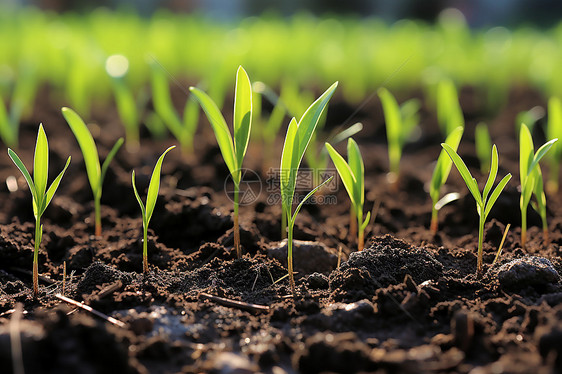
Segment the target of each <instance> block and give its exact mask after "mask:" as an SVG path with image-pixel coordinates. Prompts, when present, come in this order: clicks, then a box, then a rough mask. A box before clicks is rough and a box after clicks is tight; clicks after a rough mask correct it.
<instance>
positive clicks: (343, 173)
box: [326, 143, 357, 205]
mask: <svg viewBox="0 0 562 374" xmlns="http://www.w3.org/2000/svg"><path fill="white" fill-rule="evenodd" d="M326 148H327V149H328V153H329V154H330V157H331V158H332V161H333V163H334V166H335V167H336V169H337V171H338V174H339V175H340V178H341V180H342V182H343V185H344V187H345V189H346V190H347V193H348V195H349V198H350V199H351V203H352V204H353V205H356V204H357V201H355V198H356V195H355V191H354V186H355V184H356V179H355V176H354V175H353V174H354V173H353V171H352V170H351V167H350V166H349V164H348V163H347V162H346V161H345V159H344V158H343V157H342V156H341V155H340V154H339V153H338V152H337V151H336V150H335V149H334V147H332V146H331V145H330V144H329V143H326ZM348 152H349V151H348Z"/></svg>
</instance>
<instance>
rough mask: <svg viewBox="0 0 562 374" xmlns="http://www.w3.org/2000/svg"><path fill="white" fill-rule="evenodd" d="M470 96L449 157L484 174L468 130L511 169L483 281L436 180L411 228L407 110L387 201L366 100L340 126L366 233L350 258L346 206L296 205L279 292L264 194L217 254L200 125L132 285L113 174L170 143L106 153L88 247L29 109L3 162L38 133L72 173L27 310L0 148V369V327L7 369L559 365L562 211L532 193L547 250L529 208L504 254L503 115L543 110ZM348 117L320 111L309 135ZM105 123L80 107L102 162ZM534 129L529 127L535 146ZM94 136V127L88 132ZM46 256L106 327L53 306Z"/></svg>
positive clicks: (508, 130)
mask: <svg viewBox="0 0 562 374" xmlns="http://www.w3.org/2000/svg"><path fill="white" fill-rule="evenodd" d="M45 94H46V93H45ZM480 97H481V95H479V94H478V93H477V92H475V91H474V90H471V89H465V90H463V91H462V94H461V102H462V104H463V108H464V110H465V116H466V119H467V126H466V130H465V136H464V139H463V142H462V144H461V147H460V150H459V152H460V154H461V156H462V157H463V158H464V160H465V161H466V162H467V164H468V166H469V168H470V169H471V170H472V171H473V173H474V174H475V177H476V178H477V180H479V181H484V177H483V176H482V175H481V174H480V173H479V172H478V167H479V165H478V160H477V158H476V157H475V156H474V150H473V139H474V137H473V133H474V126H475V124H476V123H477V122H479V121H481V120H486V121H487V122H488V123H489V124H490V130H491V135H492V138H493V139H494V140H495V142H496V144H497V145H498V149H499V152H500V171H499V175H500V176H503V175H505V174H506V173H507V172H511V173H512V174H513V175H514V178H513V179H512V181H511V182H510V183H509V185H508V187H507V189H506V191H505V192H504V193H503V194H502V196H501V197H500V199H499V201H498V202H497V204H496V207H495V208H494V209H493V210H492V212H491V215H490V218H489V220H488V223H487V224H486V236H485V242H484V262H485V269H484V274H483V275H482V276H481V277H477V276H476V274H475V268H476V248H477V237H478V233H477V215H476V209H475V204H474V201H473V199H472V197H471V196H470V195H469V194H468V191H467V189H466V187H465V186H464V185H463V182H462V180H461V179H460V176H459V175H458V173H457V172H456V170H454V168H453V172H452V173H451V178H450V180H449V183H448V185H447V186H446V190H447V191H459V192H460V193H461V195H462V197H461V199H460V200H458V201H456V202H454V203H451V204H450V205H448V206H446V207H445V208H443V210H442V211H441V212H440V229H439V233H438V234H437V235H435V236H434V235H432V234H431V233H430V232H429V230H428V226H429V220H430V210H431V205H430V199H429V196H428V193H427V191H426V190H425V186H426V184H427V182H428V181H429V180H430V177H431V172H432V168H433V164H432V162H434V161H435V160H436V158H437V155H438V153H439V151H440V146H439V143H440V140H441V136H440V134H439V132H438V129H437V125H436V119H435V116H434V115H433V114H432V113H431V111H430V110H429V109H427V108H424V109H423V112H422V116H421V118H422V121H421V129H422V132H421V136H420V138H419V139H418V140H416V141H415V142H413V143H411V144H409V145H408V146H407V147H406V149H405V154H404V156H403V161H402V176H401V179H400V184H399V189H398V191H394V190H392V188H391V187H390V186H389V185H388V183H387V181H386V175H385V171H386V170H387V156H386V146H385V135H384V120H383V116H382V113H381V109H380V106H379V104H378V103H370V104H369V105H368V106H367V107H368V109H366V110H363V111H362V112H361V113H360V114H359V115H358V117H356V118H354V119H353V120H354V121H356V120H361V121H363V122H364V124H365V129H364V131H363V132H362V133H361V134H359V135H358V136H356V139H357V140H358V142H359V144H360V146H361V150H362V152H363V157H364V159H365V164H366V175H367V180H366V200H367V203H366V209H369V210H370V209H372V208H373V207H378V210H377V215H376V219H375V220H374V223H373V224H372V225H370V226H369V228H368V237H369V238H370V239H369V240H368V242H367V245H366V248H368V249H366V250H365V251H363V252H355V251H354V247H355V243H354V242H353V241H349V240H348V238H347V229H348V221H349V218H348V212H349V202H348V199H347V196H346V194H345V191H344V190H343V188H340V189H339V191H338V192H337V193H335V196H336V198H337V204H335V205H334V204H332V205H321V204H320V205H319V204H317V205H307V206H305V208H304V209H303V210H302V212H301V213H300V215H299V217H298V219H297V223H296V228H295V238H296V239H298V240H301V241H309V242H298V246H297V247H296V249H295V269H296V271H298V274H297V295H296V296H295V297H294V298H293V297H290V296H289V293H290V288H289V285H288V280H287V278H286V277H285V278H283V277H284V275H286V260H285V259H284V253H283V250H285V251H286V249H285V248H284V247H283V243H279V241H280V239H281V237H280V219H281V214H280V208H279V206H278V205H275V204H271V201H270V200H268V197H269V196H270V194H268V192H267V191H266V187H267V186H266V183H265V182H264V185H263V186H262V188H263V190H262V193H261V194H260V195H259V197H258V199H257V201H255V202H253V203H252V204H249V205H247V206H242V207H241V209H240V212H241V229H242V230H241V242H242V247H243V250H244V257H243V258H242V259H236V258H235V257H236V253H235V251H234V249H233V238H232V237H233V235H232V226H233V222H232V218H231V211H232V203H231V202H230V200H229V199H228V197H227V195H226V194H225V192H224V181H225V178H226V177H227V173H228V171H227V169H226V166H225V165H224V163H223V161H222V159H221V156H220V152H219V150H218V148H217V146H216V142H215V140H214V139H213V137H212V134H211V133H210V132H209V128H208V125H207V124H206V123H205V124H202V127H203V128H202V129H200V138H199V139H198V141H197V144H196V151H195V153H194V155H193V156H190V157H185V156H182V154H181V152H179V151H178V150H174V151H173V152H171V153H169V155H168V156H167V158H166V160H165V162H164V166H163V169H162V186H161V189H160V196H159V198H158V202H157V205H156V209H155V212H154V215H153V218H152V222H151V224H150V229H149V238H148V239H149V243H148V254H149V258H148V261H149V264H150V273H148V274H146V275H144V274H142V254H141V252H142V243H141V237H142V234H141V227H142V223H141V218H140V210H139V207H138V204H137V202H136V200H135V198H134V196H133V193H132V189H131V183H130V175H131V170H132V169H133V168H134V169H135V172H136V174H137V186H138V187H139V189H140V190H141V191H145V189H146V187H147V185H148V179H149V177H150V173H151V171H152V167H153V165H154V163H155V161H156V159H157V157H158V156H159V155H160V154H161V152H162V151H163V150H164V149H165V148H166V147H167V146H168V145H170V144H173V141H172V140H169V141H165V142H157V141H153V140H151V139H150V138H149V134H148V132H146V131H145V130H143V133H142V135H143V138H142V148H141V151H140V152H138V153H136V154H130V153H128V152H127V151H125V149H123V150H121V151H120V152H119V153H118V155H117V157H116V159H115V160H114V162H113V163H112V165H111V167H110V169H109V172H108V174H107V177H106V181H105V187H104V191H103V197H102V204H103V207H102V216H103V229H104V232H103V237H101V238H96V237H94V236H93V235H92V234H93V231H94V229H93V203H92V196H91V190H90V187H89V185H88V184H87V183H88V182H87V177H86V174H85V168H84V164H83V161H82V156H81V155H80V153H79V148H78V146H77V143H76V141H75V139H74V138H73V136H72V133H71V132H70V130H69V129H68V127H67V125H66V123H65V122H64V119H63V118H62V115H60V112H59V109H58V108H57V107H55V106H53V105H51V104H49V103H48V101H45V102H44V103H39V104H38V106H37V108H36V110H35V113H34V115H33V118H31V119H29V120H28V121H27V122H26V123H23V125H22V129H21V146H20V149H19V150H18V154H19V155H20V157H21V158H22V159H23V161H24V163H25V164H26V165H31V164H32V157H33V147H34V142H35V135H36V131H37V125H38V123H39V122H43V124H44V126H45V129H46V132H47V136H48V138H49V142H50V146H51V154H50V171H51V172H52V173H53V175H51V178H52V177H53V176H54V174H55V173H58V171H59V170H60V169H61V168H62V167H63V163H64V162H65V159H66V157H67V156H68V155H72V163H71V165H70V167H69V169H68V171H67V174H66V175H65V177H64V178H63V180H62V183H61V187H60V189H59V191H58V192H57V194H56V196H55V198H54V200H53V201H52V203H51V205H50V206H49V207H48V209H47V211H46V213H45V216H44V218H43V224H44V237H43V243H42V248H41V251H40V254H39V271H40V274H41V275H43V276H44V277H45V278H48V279H44V280H43V281H42V282H41V287H40V296H39V298H38V299H34V298H33V297H32V291H31V288H32V284H31V276H30V270H31V265H32V258H33V246H32V245H33V230H34V223H33V216H32V209H31V196H30V193H29V191H28V189H27V187H26V186H25V181H24V180H23V178H22V177H21V175H20V174H19V171H18V170H17V169H16V167H15V166H14V165H13V164H12V162H11V161H10V159H9V158H8V156H7V154H6V152H5V150H4V151H2V152H0V181H2V183H1V184H0V202H1V203H2V209H0V362H2V369H1V370H0V371H2V372H11V368H12V364H13V363H12V357H13V356H12V353H13V352H12V349H13V347H14V344H15V343H14V336H18V334H17V333H16V334H13V332H14V331H16V332H17V331H19V332H20V335H19V336H20V338H21V345H22V349H21V351H22V353H23V363H24V366H25V372H26V373H43V372H45V373H75V372H84V373H86V372H88V373H109V372H120V373H128V372H131V373H137V372H138V373H146V372H150V373H174V372H185V373H193V372H216V373H246V372H248V373H250V372H265V373H284V372H288V373H294V372H303V373H320V372H337V373H355V372H376V373H469V372H472V373H476V372H478V373H529V372H534V373H551V372H559V371H560V370H562V323H561V322H560V321H561V318H562V306H561V305H562V304H561V301H562V286H561V283H560V276H559V273H560V272H561V271H562V261H560V258H559V256H560V245H561V244H562V204H561V203H562V199H561V196H560V195H555V196H548V206H549V217H548V218H549V229H550V242H549V243H548V244H544V243H543V238H542V232H541V229H540V228H539V224H540V220H539V217H538V215H537V214H536V213H535V212H534V211H533V210H532V209H529V225H530V229H529V238H530V241H529V243H528V245H527V248H526V249H525V250H523V249H522V248H521V244H520V229H519V225H520V217H519V211H518V209H519V208H518V206H519V194H518V190H517V187H518V179H519V178H518V155H517V151H518V146H517V143H516V136H515V131H514V125H513V123H514V118H515V115H516V114H517V113H518V112H519V111H521V110H525V109H529V108H531V107H532V106H534V105H537V104H538V105H543V106H544V105H545V100H544V98H542V97H541V96H540V95H538V94H537V93H536V92H533V91H530V90H527V89H524V90H523V89H519V90H513V91H512V93H511V95H510V98H509V102H508V106H507V108H506V109H502V110H501V111H499V113H495V114H487V113H486V112H485V111H484V109H483V108H484V105H483V103H481V102H480ZM402 99H404V98H402ZM227 107H228V105H227ZM352 111H353V108H351V107H349V106H348V105H346V104H345V103H343V102H341V101H338V98H335V99H334V103H333V105H332V108H331V109H330V110H329V113H328V123H327V127H328V128H330V127H332V126H335V125H338V124H340V123H341V121H342V120H343V119H345V118H346V117H347V116H348V115H349V114H350V113H351V112H352ZM116 118H118V117H117V116H116V113H115V109H111V110H105V111H96V112H95V115H94V120H95V122H96V123H98V124H99V127H98V126H92V128H93V129H94V131H93V132H94V137H95V139H96V142H97V143H98V147H99V148H100V154H101V155H102V157H104V156H105V155H106V154H107V152H108V150H109V149H110V147H111V145H112V144H113V142H114V141H115V139H116V138H117V137H118V136H121V135H122V128H121V127H120V125H119V122H118V120H117V119H116ZM542 125H544V123H539V125H537V126H536V130H535V134H534V136H535V137H536V138H537V140H538V142H541V144H542V141H544V135H543V131H542V129H541V127H542ZM205 126H206V127H205ZM99 128H101V129H103V131H99V130H98V131H95V130H96V129H99ZM279 141H282V139H281V137H280V139H279ZM280 145H281V144H278V146H279V147H280ZM262 151H263V150H262V149H261V147H260V145H259V144H258V145H256V144H254V145H252V146H251V148H250V149H249V151H248V156H247V158H246V162H245V165H244V166H245V167H247V168H249V169H252V170H255V171H257V172H258V174H259V175H260V176H261V178H262V180H263V181H265V180H266V179H267V176H266V175H265V174H264V173H263V172H261V171H262V170H266V169H267V167H268V166H269V165H263V164H262V162H263V160H262V157H261V154H262ZM276 154H280V149H279V148H277V150H276ZM276 163H277V161H276ZM264 166H265V167H264ZM275 166H276V165H275ZM9 176H15V177H16V178H17V181H18V189H17V191H12V192H10V191H9V190H8V186H7V184H6V183H4V181H5V180H6V178H8V177H9ZM329 193H331V192H325V194H329ZM507 223H511V224H512V229H511V231H510V232H509V234H508V236H507V240H506V242H505V245H504V250H503V254H502V257H501V260H500V262H499V263H498V264H496V265H494V266H491V263H492V261H493V259H494V256H495V251H496V249H497V247H498V245H499V242H500V240H501V237H502V234H503V231H504V229H505V225H506V224H507ZM339 248H341V249H342V259H341V265H340V266H339V268H337V257H338V249H339ZM279 253H281V255H279ZM513 260H515V262H512V261H513ZM64 262H66V266H67V273H68V274H69V277H68V279H67V281H66V282H65V295H66V296H68V297H70V298H72V299H74V300H77V301H81V302H84V303H85V304H87V305H89V306H91V307H92V308H94V309H95V310H97V311H99V312H101V313H104V314H106V315H109V316H112V317H114V318H116V319H117V320H118V321H121V322H123V323H124V324H125V327H120V326H117V325H114V324H112V323H109V322H106V321H104V320H102V319H100V318H98V317H96V316H95V315H93V314H91V313H88V312H85V311H83V310H80V309H75V308H74V307H73V306H71V305H69V304H66V303H64V302H61V301H60V300H59V299H58V298H56V297H55V294H57V293H59V292H62V287H63V282H62V281H61V280H62V272H63V270H62V269H63V263H64ZM208 295H211V296H216V297H219V298H223V299H216V298H210V297H209V296H208ZM224 299H227V300H230V301H239V302H242V304H238V305H232V304H228V303H225V302H224ZM17 303H21V304H23V309H24V310H25V312H26V314H25V315H24V317H23V320H22V321H21V322H20V323H19V325H18V324H17V322H16V321H17V317H18V316H17V313H14V312H13V310H12V309H13V308H14V307H15V305H16V304H17ZM249 304H256V305H258V306H257V307H256V306H251V305H250V306H249ZM259 306H262V307H261V308H260V307H259ZM263 307H268V309H267V308H263ZM14 327H15V328H16V330H14ZM10 332H12V335H10ZM476 368H479V370H480V371H476V370H475V369H476Z"/></svg>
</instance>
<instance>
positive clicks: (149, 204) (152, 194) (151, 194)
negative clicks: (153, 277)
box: [131, 145, 176, 274]
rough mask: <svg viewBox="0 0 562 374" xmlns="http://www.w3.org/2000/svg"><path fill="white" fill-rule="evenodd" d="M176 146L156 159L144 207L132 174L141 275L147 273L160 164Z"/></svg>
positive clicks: (158, 187) (158, 186)
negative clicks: (139, 223) (139, 217)
mask: <svg viewBox="0 0 562 374" xmlns="http://www.w3.org/2000/svg"><path fill="white" fill-rule="evenodd" d="M175 147H176V146H175V145H173V146H171V147H170V148H168V149H166V150H165V151H164V153H162V155H161V156H160V158H158V161H157V162H156V165H155V166H154V170H153V171H152V176H151V177H150V183H149V184H148V192H147V194H146V205H143V203H142V200H141V198H140V196H139V193H138V192H137V186H136V185H135V171H134V170H133V173H132V177H131V179H132V184H133V191H134V192H135V197H136V198H137V201H138V202H139V205H140V208H141V214H142V271H143V273H145V274H146V273H147V272H148V238H147V236H148V224H149V222H150V219H151V218H152V213H153V212H154V207H155V206H156V199H157V198H158V190H159V189H160V170H161V169H162V162H164V156H166V153H168V152H169V151H171V150H172V149H174V148H175Z"/></svg>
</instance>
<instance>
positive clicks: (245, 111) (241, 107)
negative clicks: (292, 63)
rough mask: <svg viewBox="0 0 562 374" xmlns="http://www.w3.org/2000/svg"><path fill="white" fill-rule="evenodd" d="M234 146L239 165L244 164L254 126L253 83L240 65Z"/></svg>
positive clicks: (236, 95)
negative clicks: (251, 130)
mask: <svg viewBox="0 0 562 374" xmlns="http://www.w3.org/2000/svg"><path fill="white" fill-rule="evenodd" d="M234 95H235V96H234V139H235V141H234V146H235V148H236V161H237V165H238V166H240V165H242V161H243V160H244V155H245V154H246V149H247V147H248V141H249V140H250V129H251V126H252V85H251V83H250V78H249V77H248V74H247V73H246V71H245V70H244V68H242V66H240V67H238V71H237V72H236V88H235V94H234Z"/></svg>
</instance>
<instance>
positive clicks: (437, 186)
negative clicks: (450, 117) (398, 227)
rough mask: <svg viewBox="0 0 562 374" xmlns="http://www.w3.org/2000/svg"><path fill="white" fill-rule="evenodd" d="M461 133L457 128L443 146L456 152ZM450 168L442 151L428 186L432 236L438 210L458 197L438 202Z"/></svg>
mask: <svg viewBox="0 0 562 374" xmlns="http://www.w3.org/2000/svg"><path fill="white" fill-rule="evenodd" d="M463 132H464V128H463V127H461V126H459V127H457V128H456V129H455V130H453V131H452V132H451V133H450V134H449V136H447V139H446V140H445V144H448V145H449V146H450V147H451V148H452V149H453V150H454V151H455V152H456V151H457V148H458V147H459V143H460V142H461V138H462V134H463ZM452 167H453V162H452V160H451V158H450V157H449V156H448V155H447V152H446V151H445V150H444V149H442V150H441V153H439V157H438V158H437V164H436V165H435V169H434V170H433V175H432V177H431V184H430V185H429V196H431V200H432V207H431V224H430V230H431V232H432V233H433V234H434V235H435V234H436V233H437V229H438V226H439V217H438V212H439V209H440V208H441V207H443V206H444V205H445V204H446V203H449V202H451V201H453V200H455V199H453V197H457V196H458V194H455V193H452V194H447V195H445V197H443V199H441V200H440V198H441V187H443V185H444V184H445V182H447V178H449V173H450V172H451V168H452Z"/></svg>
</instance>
